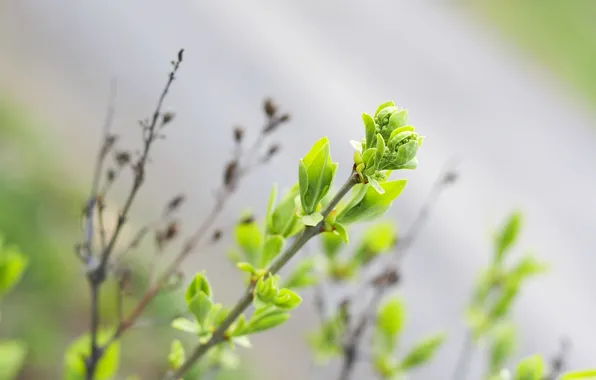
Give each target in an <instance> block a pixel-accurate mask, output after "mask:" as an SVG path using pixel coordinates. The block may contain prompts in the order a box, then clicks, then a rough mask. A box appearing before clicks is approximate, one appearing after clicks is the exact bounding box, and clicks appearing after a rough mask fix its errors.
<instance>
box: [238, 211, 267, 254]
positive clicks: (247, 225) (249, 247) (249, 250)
mask: <svg viewBox="0 0 596 380" xmlns="http://www.w3.org/2000/svg"><path fill="white" fill-rule="evenodd" d="M234 235H235V237H236V243H237V244H238V245H239V246H240V247H241V248H242V250H243V251H244V254H245V255H246V259H247V261H248V262H249V263H251V264H253V265H255V264H256V263H257V258H258V256H259V253H260V250H261V244H263V234H262V233H261V229H260V228H259V226H258V225H257V223H256V222H255V221H254V220H252V219H249V220H248V221H241V222H240V223H238V224H237V225H236V228H235V229H234Z"/></svg>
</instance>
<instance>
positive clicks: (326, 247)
mask: <svg viewBox="0 0 596 380" xmlns="http://www.w3.org/2000/svg"><path fill="white" fill-rule="evenodd" d="M320 236H321V245H322V247H323V253H324V254H325V256H326V257H327V258H328V259H333V258H335V257H336V256H337V254H338V253H339V252H340V251H341V248H342V246H343V244H344V242H343V240H342V238H341V236H339V235H336V234H334V233H333V232H323V233H321V234H320Z"/></svg>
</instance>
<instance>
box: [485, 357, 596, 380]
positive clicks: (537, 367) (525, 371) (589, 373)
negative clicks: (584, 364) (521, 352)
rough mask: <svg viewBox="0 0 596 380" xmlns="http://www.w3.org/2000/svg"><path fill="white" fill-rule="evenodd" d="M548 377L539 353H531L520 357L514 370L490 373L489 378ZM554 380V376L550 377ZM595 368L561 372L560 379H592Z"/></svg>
mask: <svg viewBox="0 0 596 380" xmlns="http://www.w3.org/2000/svg"><path fill="white" fill-rule="evenodd" d="M548 378H551V377H549V375H548V373H547V370H546V365H545V363H544V359H543V358H542V356H540V355H532V356H529V357H526V358H524V359H522V360H521V361H520V362H519V363H518V364H517V366H516V368H515V372H514V373H513V374H512V373H511V371H509V370H506V369H503V370H501V371H500V372H499V373H498V374H494V375H492V376H491V377H490V378H489V380H544V379H548ZM552 379H553V380H554V377H552ZM594 379H596V369H588V370H579V371H571V372H567V373H565V374H563V375H562V376H561V377H560V380H594Z"/></svg>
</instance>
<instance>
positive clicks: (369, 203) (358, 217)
mask: <svg viewBox="0 0 596 380" xmlns="http://www.w3.org/2000/svg"><path fill="white" fill-rule="evenodd" d="M406 183H407V180H405V179H398V180H394V181H388V182H381V183H379V185H380V186H381V188H382V189H383V193H382V194H381V193H379V192H378V191H376V190H375V189H373V188H372V186H370V185H362V184H359V185H356V186H355V188H354V190H353V194H354V195H353V196H352V198H351V199H350V201H349V202H348V204H347V205H346V206H345V207H344V208H343V209H342V210H341V211H340V213H339V214H338V215H337V219H336V220H337V221H338V222H339V223H343V224H349V223H354V222H364V221H370V220H373V219H376V218H378V217H380V216H382V215H383V214H385V212H387V210H389V208H390V207H391V204H392V203H393V201H394V200H395V199H396V198H397V197H398V196H399V195H400V194H401V192H402V191H403V189H404V187H405V186H406Z"/></svg>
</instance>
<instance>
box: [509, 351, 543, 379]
mask: <svg viewBox="0 0 596 380" xmlns="http://www.w3.org/2000/svg"><path fill="white" fill-rule="evenodd" d="M543 375H544V362H543V360H542V358H541V357H540V356H539V355H534V356H530V357H528V358H526V359H524V360H522V361H521V362H520V363H519V364H518V365H517V369H516V371H515V380H542V376H543Z"/></svg>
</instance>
